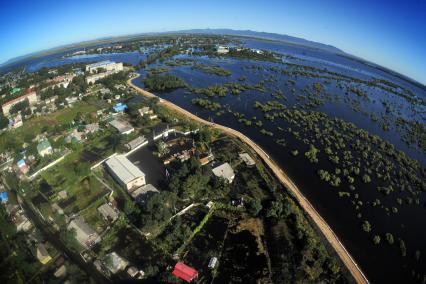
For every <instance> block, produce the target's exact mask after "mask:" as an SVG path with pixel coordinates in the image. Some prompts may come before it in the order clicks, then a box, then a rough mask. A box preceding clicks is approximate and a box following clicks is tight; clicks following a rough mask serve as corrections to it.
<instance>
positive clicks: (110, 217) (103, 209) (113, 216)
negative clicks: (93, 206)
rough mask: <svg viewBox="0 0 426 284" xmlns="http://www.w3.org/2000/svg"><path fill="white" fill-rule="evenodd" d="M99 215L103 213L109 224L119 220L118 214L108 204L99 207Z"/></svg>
mask: <svg viewBox="0 0 426 284" xmlns="http://www.w3.org/2000/svg"><path fill="white" fill-rule="evenodd" d="M98 211H99V213H101V215H102V217H104V219H105V220H106V221H108V222H111V223H112V222H114V221H115V220H117V218H118V212H117V211H115V210H114V208H112V206H111V205H109V204H108V203H105V204H102V205H101V206H99V207H98Z"/></svg>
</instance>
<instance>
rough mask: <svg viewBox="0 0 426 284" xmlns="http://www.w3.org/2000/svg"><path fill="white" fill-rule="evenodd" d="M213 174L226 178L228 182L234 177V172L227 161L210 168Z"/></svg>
mask: <svg viewBox="0 0 426 284" xmlns="http://www.w3.org/2000/svg"><path fill="white" fill-rule="evenodd" d="M212 171H213V174H214V175H215V176H217V177H221V178H224V179H226V180H227V181H228V182H229V183H232V181H233V180H234V178H235V172H234V170H233V169H232V167H231V166H230V165H229V164H228V163H224V164H222V165H220V166H217V167H216V168H214V169H212Z"/></svg>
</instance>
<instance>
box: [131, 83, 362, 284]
mask: <svg viewBox="0 0 426 284" xmlns="http://www.w3.org/2000/svg"><path fill="white" fill-rule="evenodd" d="M139 76H140V75H139ZM139 76H138V77H139ZM135 78H137V77H133V78H131V79H129V80H128V81H127V84H128V85H129V86H131V87H132V88H134V89H135V90H136V91H137V92H138V93H140V94H142V95H143V96H145V97H148V98H158V97H157V96H156V95H154V94H153V93H150V92H148V91H145V90H144V89H142V88H139V87H138V86H136V85H134V84H133V83H132V80H133V79H135ZM160 103H161V104H163V105H164V106H166V107H168V108H170V109H172V110H174V111H177V112H180V113H181V114H183V115H185V116H187V117H189V118H191V119H193V120H195V121H197V122H200V123H202V124H205V125H209V126H211V127H214V128H216V129H219V130H221V131H223V132H225V133H227V134H228V135H230V136H233V137H236V138H238V139H240V140H241V141H242V142H244V143H245V144H247V145H248V146H250V147H251V148H252V149H253V150H254V151H256V153H257V154H258V155H259V156H260V157H261V158H262V160H263V161H264V162H265V163H266V164H267V165H268V166H269V168H270V169H271V170H272V172H273V173H274V174H275V176H276V177H277V178H278V179H279V180H280V182H281V183H282V184H283V185H284V186H285V187H286V188H287V189H289V190H290V191H291V192H292V193H293V195H294V196H295V198H296V199H297V201H298V202H299V204H300V206H302V208H303V209H304V210H305V211H306V212H307V213H308V215H309V216H310V217H311V218H312V220H313V221H314V222H315V224H316V225H317V226H318V228H319V229H320V230H321V232H322V233H323V234H324V236H325V237H326V239H327V240H328V242H329V243H330V245H331V246H332V247H333V248H334V250H335V251H336V253H337V254H338V255H339V257H340V259H341V260H342V262H343V263H344V264H345V266H346V267H347V269H348V270H349V272H350V273H351V275H352V276H353V278H354V279H355V281H356V282H357V283H369V282H368V279H367V277H366V276H365V275H364V273H362V271H361V269H360V268H359V266H358V265H357V264H356V262H355V260H354V259H353V258H352V257H351V255H350V254H349V252H348V251H347V250H346V248H345V247H344V246H343V244H342V243H341V242H340V240H339V239H338V237H337V236H336V234H335V233H334V232H333V230H332V229H331V228H330V226H328V224H327V223H326V222H325V220H324V219H323V218H322V217H321V216H320V214H319V213H318V212H317V211H316V210H315V208H314V207H313V206H312V204H311V203H310V202H309V201H308V200H307V199H306V198H305V196H304V195H303V194H302V193H301V192H300V190H299V188H298V187H297V186H296V185H295V184H294V183H293V182H292V181H291V179H290V178H289V177H288V176H287V175H286V174H285V173H284V171H283V170H282V169H281V168H280V167H279V166H278V165H277V164H276V163H275V162H274V161H273V160H272V159H271V158H270V157H269V155H268V154H266V152H265V151H263V149H262V148H260V147H259V145H257V144H256V143H255V142H253V141H252V140H251V139H250V138H248V137H247V136H245V135H244V134H242V133H241V132H239V131H236V130H234V129H232V128H229V127H226V126H223V125H220V124H216V123H212V122H209V121H207V120H204V119H202V118H200V117H198V116H196V115H194V114H192V113H190V112H189V111H187V110H185V109H183V108H181V107H179V106H177V105H175V104H173V103H171V102H169V101H167V100H164V99H160Z"/></svg>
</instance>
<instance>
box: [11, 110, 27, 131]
mask: <svg viewBox="0 0 426 284" xmlns="http://www.w3.org/2000/svg"><path fill="white" fill-rule="evenodd" d="M22 125H24V123H23V121H22V115H21V114H20V113H18V114H17V115H15V116H14V117H11V118H9V126H10V127H12V128H18V127H21V126H22Z"/></svg>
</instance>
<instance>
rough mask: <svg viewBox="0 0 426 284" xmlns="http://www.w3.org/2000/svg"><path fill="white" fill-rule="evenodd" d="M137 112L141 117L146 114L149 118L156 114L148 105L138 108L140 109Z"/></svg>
mask: <svg viewBox="0 0 426 284" xmlns="http://www.w3.org/2000/svg"><path fill="white" fill-rule="evenodd" d="M138 112H139V114H140V116H142V117H144V116H146V117H148V118H149V119H151V120H152V119H155V118H157V115H156V114H154V111H153V110H152V109H150V108H149V107H143V108H140V109H138Z"/></svg>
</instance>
